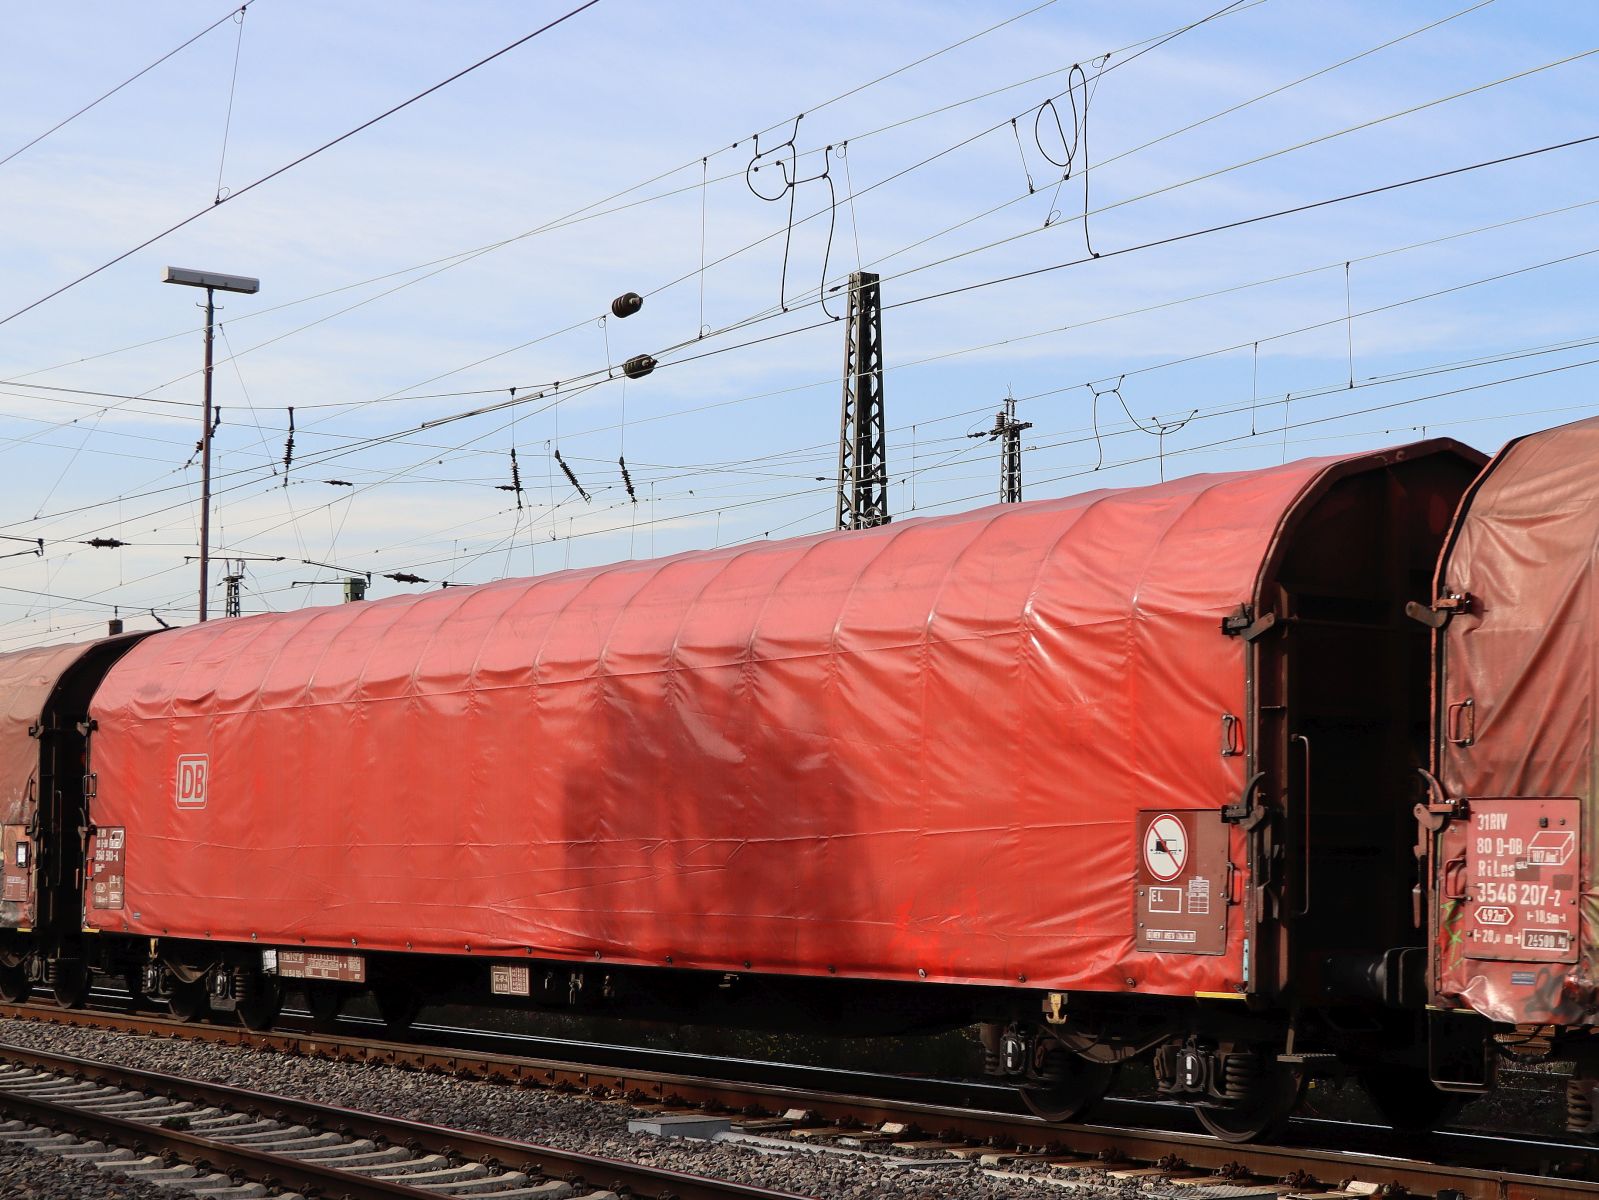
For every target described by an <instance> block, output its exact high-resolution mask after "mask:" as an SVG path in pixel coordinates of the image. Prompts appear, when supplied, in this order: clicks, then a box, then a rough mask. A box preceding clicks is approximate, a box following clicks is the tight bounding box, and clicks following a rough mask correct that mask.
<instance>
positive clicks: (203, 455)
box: [200, 288, 216, 621]
mask: <svg viewBox="0 0 1599 1200" xmlns="http://www.w3.org/2000/svg"><path fill="white" fill-rule="evenodd" d="M215 319H216V294H215V293H214V292H213V291H212V290H211V289H210V288H206V289H205V415H204V419H205V426H204V428H202V429H201V430H200V620H202V621H204V620H205V599H206V593H207V592H208V591H210V590H211V589H210V582H211V579H210V577H211V338H212V322H213V321H214V320H215Z"/></svg>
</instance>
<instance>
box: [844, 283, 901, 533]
mask: <svg viewBox="0 0 1599 1200" xmlns="http://www.w3.org/2000/svg"><path fill="white" fill-rule="evenodd" d="M877 279H878V277H877V275H876V274H875V273H874V272H871V271H855V272H852V273H851V274H850V277H849V315H848V318H847V319H846V320H845V322H844V404H843V413H842V420H841V422H840V429H839V438H838V523H837V528H839V529H870V528H871V527H872V526H873V525H886V524H888V522H889V515H888V436H887V432H886V430H885V427H884V419H883V309H882V297H881V294H880V293H879V291H878V286H877Z"/></svg>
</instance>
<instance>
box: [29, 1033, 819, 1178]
mask: <svg viewBox="0 0 1599 1200" xmlns="http://www.w3.org/2000/svg"><path fill="white" fill-rule="evenodd" d="M0 1062H9V1063H13V1064H15V1065H17V1066H22V1067H28V1068H32V1069H34V1070H38V1071H46V1072H55V1073H58V1074H61V1075H65V1076H68V1077H70V1078H73V1079H79V1080H86V1081H90V1082H94V1083H100V1084H104V1085H109V1086H112V1087H118V1088H126V1089H128V1090H130V1091H137V1092H142V1093H145V1094H146V1095H162V1096H170V1097H173V1098H175V1099H180V1100H187V1101H191V1102H194V1103H197V1104H200V1105H204V1106H210V1107H215V1108H219V1109H223V1110H228V1111H233V1112H240V1113H255V1112H260V1113H262V1114H269V1115H270V1116H271V1117H273V1118H274V1119H276V1120H281V1121H287V1122H290V1123H292V1124H298V1125H304V1126H306V1127H307V1128H309V1129H313V1130H336V1131H338V1132H340V1133H341V1134H345V1135H347V1136H350V1137H352V1138H370V1139H372V1140H374V1141H378V1142H387V1143H389V1144H391V1145H396V1146H404V1147H405V1148H407V1149H408V1150H411V1151H413V1152H416V1153H427V1154H437V1155H442V1156H444V1157H446V1158H450V1159H452V1160H454V1159H461V1160H465V1161H477V1162H484V1163H487V1162H491V1161H492V1162H497V1163H500V1164H502V1165H504V1166H506V1167H507V1168H510V1169H518V1170H522V1171H525V1172H527V1173H528V1174H538V1175H543V1176H547V1177H548V1178H551V1179H560V1180H565V1181H568V1182H571V1181H574V1180H582V1181H583V1183H584V1184H585V1185H587V1186H590V1187H592V1188H594V1189H595V1190H597V1191H603V1190H607V1189H608V1190H611V1191H623V1190H626V1191H630V1192H632V1193H633V1194H634V1195H638V1196H655V1197H662V1198H665V1197H671V1198H673V1200H804V1198H803V1197H800V1196H796V1195H795V1194H794V1193H792V1192H778V1191H772V1190H770V1189H767V1188H759V1187H753V1186H750V1185H748V1184H741V1183H733V1182H731V1181H727V1180H720V1179H711V1178H707V1177H704V1176H699V1175H689V1174H686V1173H684V1172H681V1171H671V1170H667V1169H665V1168H661V1167H651V1166H645V1165H642V1164H639V1163H631V1162H626V1161H623V1160H618V1159H609V1158H601V1157H599V1156H597V1155H592V1154H581V1153H578V1152H577V1151H572V1150H559V1149H556V1148H554V1147H552V1146H541V1145H537V1144H535V1143H532V1142H520V1141H513V1140H511V1139H508V1138H499V1137H492V1136H490V1135H488V1134H482V1133H474V1132H471V1131H470V1130H462V1129H450V1128H446V1127H444V1126H439V1125H430V1124H427V1123H425V1122H422V1121H409V1120H405V1119H403V1118H400V1117H389V1116H384V1115H382V1114H379V1113H369V1112H361V1111H357V1110H355V1109H349V1108H341V1107H339V1106H337V1105H330V1104H316V1103H313V1102H311V1101H308V1100H300V1099H296V1098H294V1097H289V1096H280V1095H277V1094H275V1093H271V1092H258V1091H253V1090H250V1089H246V1088H239V1087H233V1086H231V1085H228V1084H220V1083H207V1082H204V1081H200V1080H192V1079H184V1078H182V1077H180V1076H177V1075H167V1074H163V1073H161V1072H157V1071H145V1070H140V1069H138V1068H135V1067H126V1066H122V1065H120V1064H115V1063H106V1062H101V1061H98V1060H94V1059H84V1058H77V1057H75V1056H72V1055H66V1054H53V1053H49V1052H46V1051H40V1050H32V1049H28V1048H26V1047H22V1046H13V1045H9V1044H6V1043H0ZM0 1111H4V1112H10V1113H12V1114H14V1115H16V1116H18V1117H23V1118H26V1119H28V1120H31V1121H34V1122H36V1123H38V1124H41V1125H46V1126H49V1127H51V1128H58V1129H65V1130H70V1131H72V1132H74V1133H79V1132H87V1133H88V1134H89V1135H92V1136H95V1137H100V1138H102V1139H103V1140H105V1141H107V1142H110V1143H114V1144H117V1145H123V1146H130V1147H142V1148H143V1149H145V1151H146V1152H149V1153H162V1154H173V1155H176V1156H178V1157H180V1158H183V1159H185V1160H186V1161H203V1162H205V1163H208V1164H210V1165H211V1166H212V1167H213V1168H214V1169H217V1170H223V1171H239V1172H242V1173H244V1174H246V1175H248V1176H249V1177H250V1178H252V1179H255V1180H257V1181H260V1182H266V1181H270V1182H271V1184H272V1186H274V1187H277V1188H287V1189H288V1190H292V1191H301V1192H320V1193H322V1194H326V1195H335V1196H341V1195H342V1196H348V1197H349V1198H350V1200H398V1198H402V1197H411V1198H420V1197H431V1198H432V1200H438V1196H439V1193H438V1192H437V1191H427V1190H423V1189H421V1188H415V1187H410V1186H407V1185H405V1184H403V1183H397V1182H393V1181H389V1180H383V1179H375V1178H369V1177H364V1176H361V1175H357V1174H354V1173H351V1172H348V1171H343V1170H340V1169H339V1168H337V1167H333V1166H323V1165H321V1164H317V1163H310V1162H305V1161H302V1160H300V1159H296V1158H291V1157H287V1156H284V1155H279V1154H274V1153H271V1152H270V1151H266V1150H258V1149H255V1148H253V1147H248V1146H240V1145H236V1144H231V1143H226V1142H218V1141H214V1140H212V1139H210V1138H207V1137H205V1136H204V1135H202V1134H196V1133H192V1132H187V1131H184V1130H178V1129H171V1128H167V1127H164V1126H161V1125H148V1124H144V1123H142V1122H139V1121H131V1120H128V1119H126V1118H123V1117H117V1116H114V1115H110V1114H106V1113H98V1112H95V1111H93V1110H92V1109H88V1108H81V1107H77V1106H75V1105H72V1104H66V1103H58V1102H56V1101H53V1100H47V1099H44V1098H41V1097H37V1096H31V1095H28V1094H26V1093H19V1092H15V1091H12V1090H9V1089H7V1088H4V1087H0Z"/></svg>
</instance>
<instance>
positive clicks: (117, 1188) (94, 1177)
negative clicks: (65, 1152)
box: [0, 1146, 174, 1200]
mask: <svg viewBox="0 0 1599 1200" xmlns="http://www.w3.org/2000/svg"><path fill="white" fill-rule="evenodd" d="M173 1195H174V1193H172V1192H169V1191H164V1190H163V1189H161V1188H159V1187H157V1186H156V1185H155V1184H153V1183H139V1182H136V1181H134V1180H131V1179H122V1178H119V1177H118V1176H116V1175H112V1174H109V1173H107V1172H104V1171H101V1170H98V1169H97V1168H95V1167H91V1166H88V1165H87V1164H85V1163H75V1162H68V1161H66V1160H65V1159H61V1158H57V1157H56V1156H55V1155H53V1154H43V1153H40V1152H39V1151H37V1150H25V1149H22V1148H21V1147H18V1146H0V1196H3V1197H5V1200H87V1198H89V1197H93V1198H94V1200H173Z"/></svg>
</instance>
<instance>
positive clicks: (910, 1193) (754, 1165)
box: [0, 1020, 1126, 1200]
mask: <svg viewBox="0 0 1599 1200" xmlns="http://www.w3.org/2000/svg"><path fill="white" fill-rule="evenodd" d="M0 1042H9V1043H11V1044H13V1045H17V1046H24V1047H29V1048H32V1049H38V1050H47V1051H52V1052H55V1053H58V1054H72V1055H77V1056H80V1057H83V1058H89V1059H102V1060H104V1061H107V1062H115V1063H118V1064H120V1065H124V1066H130V1067H136V1068H142V1069H144V1070H150V1071H161V1072H165V1073H167V1074H172V1075H179V1076H182V1077H185V1078H190V1079H200V1080H209V1081H214V1082H220V1083H226V1084H231V1085H233V1086H235V1087H243V1088H251V1089H259V1090H261V1091H267V1092H277V1093H281V1094H284V1095H289V1096H296V1097H300V1098H303V1099H306V1100H311V1101H315V1102H317V1103H322V1104H336V1105H342V1106H344V1107H347V1108H354V1109H363V1110H366V1111H370V1112H376V1113H383V1114H386V1115H389V1116H395V1117H401V1118H405V1119H409V1120H415V1121H426V1122H429V1123H431V1124H436V1125H445V1126H450V1127H454V1128H460V1129H470V1130H477V1131H481V1132H484V1133H488V1134H492V1135H495V1136H498V1137H505V1138H513V1139H516V1140H519V1141H527V1142H535V1143H539V1144H542V1145H547V1146H552V1147H555V1148H558V1149H562V1150H574V1151H579V1152H582V1153H585V1154H593V1155H599V1156H601V1157H605V1158H616V1159H626V1160H629V1161H632V1162H636V1163H643V1164H646V1165H649V1166H654V1167H661V1168H665V1169H668V1170H674V1171H684V1172H688V1173H690V1174H695V1175H707V1176H713V1177H716V1178H721V1179H729V1180H734V1181H736V1182H739V1183H747V1184H751V1185H754V1186H759V1187H765V1188H772V1189H776V1190H782V1191H789V1192H794V1193H797V1194H799V1195H803V1196H815V1197H818V1198H820V1200H867V1198H871V1200H932V1198H934V1197H940V1198H942V1197H954V1196H959V1197H962V1198H966V1197H970V1198H971V1200H1045V1198H1046V1197H1047V1198H1048V1200H1059V1197H1060V1196H1061V1195H1062V1192H1061V1190H1060V1189H1059V1188H1058V1187H1052V1186H1048V1185H1039V1184H1029V1183H1025V1182H1016V1181H1011V1180H998V1179H993V1178H990V1177H988V1176H986V1175H985V1174H983V1173H982V1171H981V1170H980V1169H979V1168H978V1167H977V1166H976V1165H975V1164H971V1163H959V1164H957V1165H952V1166H940V1167H936V1168H932V1169H926V1170H911V1169H905V1168H899V1167H892V1166H887V1165H884V1164H881V1163H879V1162H877V1161H875V1160H873V1159H872V1158H869V1157H860V1156H850V1157H843V1156H838V1155H832V1154H818V1153H795V1154H790V1155H784V1156H772V1155H767V1154H762V1153H759V1152H756V1151H754V1150H751V1149H748V1148H740V1147H736V1146H732V1145H727V1144H717V1143H709V1142H695V1141H687V1140H682V1139H669V1138H658V1137H652V1136H649V1135H643V1134H631V1133H629V1132H628V1131H627V1122H628V1120H629V1118H631V1117H638V1116H641V1115H644V1114H643V1113H641V1111H640V1110H638V1109H635V1108H633V1107H631V1106H629V1105H625V1104H616V1103H604V1102H601V1101H598V1100H593V1099H590V1098H588V1097H584V1096H573V1095H562V1094H559V1093H556V1092H554V1091H551V1090H548V1089H542V1088H523V1087H517V1086H515V1085H511V1084H498V1083H485V1082H478V1081H473V1080H462V1079H453V1078H450V1077H448V1076H441V1075H429V1074H423V1073H420V1072H416V1071H408V1070H404V1069H401V1068H397V1067H388V1066H382V1065H379V1064H374V1063H339V1062H331V1061H328V1060H325V1059H311V1058H299V1057H291V1056H288V1055H282V1054H276V1053H273V1052H270V1051H261V1050H252V1049H248V1048H244V1047H237V1046H222V1045H215V1044H210V1043H205V1042H199V1041H184V1040H176V1041H174V1040H168V1039H157V1038H147V1037H141V1036H138V1035H135V1034H126V1033H116V1032H109V1031H100V1030H93V1029H80V1028H72V1027H63V1026H51V1025H44V1024H39V1023H35V1022H27V1021H4V1020H0ZM35 1157H36V1156H35ZM6 1161H8V1162H9V1161H10V1159H9V1158H8V1159H7V1160H6ZM44 1161H45V1162H46V1165H47V1166H48V1165H49V1160H44ZM94 1177H95V1179H96V1181H97V1182H98V1181H100V1176H99V1173H98V1172H96V1173H95V1174H94ZM38 1178H39V1179H40V1180H41V1181H48V1179H49V1172H48V1171H47V1170H43V1169H40V1170H39V1175H38ZM592 1182H594V1183H597V1184H603V1183H604V1182H605V1181H603V1180H594V1181H592ZM0 1183H3V1180H0ZM118 1186H122V1185H120V1184H119V1185H118ZM126 1186H128V1187H129V1188H132V1187H133V1186H135V1185H131V1184H130V1185H126ZM12 1194H13V1193H12V1192H10V1191H7V1190H5V1188H4V1187H3V1186H0V1196H10V1195H12ZM15 1194H16V1195H20V1196H32V1195H38V1196H40V1197H54V1196H57V1195H61V1196H83V1195H106V1196H112V1197H121V1196H128V1197H130V1198H132V1200H144V1197H145V1195H146V1194H148V1193H147V1192H138V1191H133V1190H129V1191H126V1192H118V1191H115V1190H102V1191H89V1192H84V1191H77V1192H73V1191H65V1190H58V1191H56V1192H50V1191H39V1192H35V1193H30V1192H26V1191H19V1192H16V1193H15ZM1074 1194H1075V1195H1078V1196H1084V1197H1085V1198H1086V1197H1088V1196H1091V1195H1092V1193H1088V1192H1083V1191H1078V1192H1075V1193H1074ZM1103 1194H1105V1195H1107V1196H1113V1195H1120V1194H1126V1193H1125V1192H1124V1191H1123V1190H1122V1189H1120V1188H1116V1187H1108V1188H1107V1189H1106V1191H1105V1192H1104V1193H1103Z"/></svg>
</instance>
